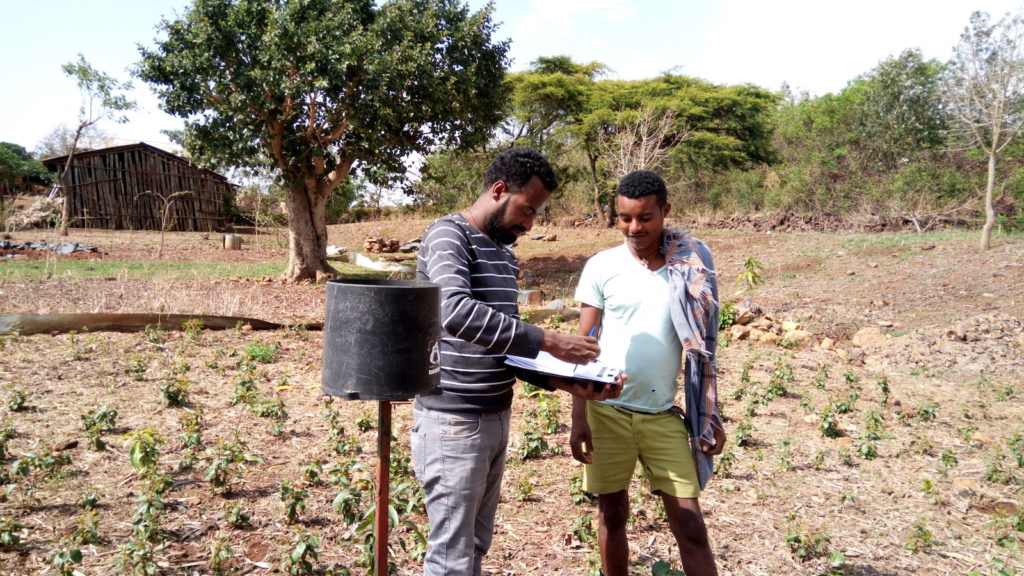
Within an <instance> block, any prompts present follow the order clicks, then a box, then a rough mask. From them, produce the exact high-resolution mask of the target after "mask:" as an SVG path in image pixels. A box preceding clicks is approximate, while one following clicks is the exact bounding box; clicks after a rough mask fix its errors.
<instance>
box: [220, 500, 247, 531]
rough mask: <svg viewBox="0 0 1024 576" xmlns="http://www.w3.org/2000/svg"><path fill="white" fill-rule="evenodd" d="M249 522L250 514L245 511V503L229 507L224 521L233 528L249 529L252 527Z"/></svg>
mask: <svg viewBox="0 0 1024 576" xmlns="http://www.w3.org/2000/svg"><path fill="white" fill-rule="evenodd" d="M249 520H250V518H249V514H248V513H247V512H246V511H245V502H237V503H235V504H232V505H230V506H228V510H227V512H225V513H224V521H225V522H227V523H228V526H231V527H233V528H249V527H251V526H252V525H251V524H250V523H249Z"/></svg>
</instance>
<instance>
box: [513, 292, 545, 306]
mask: <svg viewBox="0 0 1024 576" xmlns="http://www.w3.org/2000/svg"><path fill="white" fill-rule="evenodd" d="M543 302H544V293H543V292H541V291H540V290H520V291H519V304H520V305H521V306H522V305H525V306H540V305H541V304H542V303H543Z"/></svg>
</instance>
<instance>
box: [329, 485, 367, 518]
mask: <svg viewBox="0 0 1024 576" xmlns="http://www.w3.org/2000/svg"><path fill="white" fill-rule="evenodd" d="M362 504H363V501H362V496H361V495H360V491H359V490H357V489H355V488H353V487H352V486H351V485H348V486H345V487H343V488H342V489H341V490H339V491H338V493H337V495H335V496H334V500H333V501H332V502H331V507H332V508H334V511H335V512H336V513H337V514H338V515H339V516H341V519H342V520H343V521H344V522H345V523H347V524H354V523H356V521H358V520H359V517H360V509H361V508H362Z"/></svg>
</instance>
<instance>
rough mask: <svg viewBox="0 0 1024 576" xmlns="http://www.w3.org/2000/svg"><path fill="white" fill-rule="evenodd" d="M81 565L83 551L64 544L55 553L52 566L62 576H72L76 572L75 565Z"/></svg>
mask: <svg viewBox="0 0 1024 576" xmlns="http://www.w3.org/2000/svg"><path fill="white" fill-rule="evenodd" d="M81 563H82V551H81V550H79V549H78V548H73V547H71V545H70V544H68V543H64V544H62V545H61V546H60V547H59V548H57V550H55V551H54V553H53V562H52V564H53V567H54V568H56V569H57V574H59V575H60V576H72V575H73V574H74V573H75V572H76V570H75V564H81Z"/></svg>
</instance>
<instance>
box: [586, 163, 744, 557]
mask: <svg viewBox="0 0 1024 576" xmlns="http://www.w3.org/2000/svg"><path fill="white" fill-rule="evenodd" d="M616 196H617V199H616V202H617V207H618V227H619V230H620V231H621V232H622V234H623V236H624V237H625V242H624V243H623V244H622V245H621V246H617V247H615V248H610V249H608V250H605V251H602V252H600V253H598V254H596V255H595V256H593V257H592V258H590V260H588V262H587V264H586V266H585V267H584V270H583V273H582V275H581V276H580V282H579V285H578V286H577V289H576V299H577V300H578V301H579V302H580V303H581V305H582V310H581V314H580V332H581V333H583V334H590V333H592V332H591V331H592V329H593V328H594V327H599V329H600V345H601V356H600V359H601V361H602V362H604V363H606V364H608V365H611V366H621V367H623V368H624V369H625V373H626V375H627V376H628V380H626V381H625V384H624V387H623V389H622V393H621V394H620V396H619V397H618V398H616V399H611V400H605V401H601V402H595V401H586V400H582V399H577V398H574V399H573V411H572V433H571V436H570V445H571V447H572V453H573V457H574V458H575V459H576V460H579V461H580V462H583V463H584V465H585V466H584V489H585V490H586V491H588V492H591V493H594V494H597V497H598V511H599V517H598V518H599V520H598V522H599V539H598V544H599V547H600V551H601V561H602V564H603V565H604V573H605V574H606V576H626V574H627V572H628V568H629V544H628V541H627V535H626V524H627V521H628V519H629V493H628V488H629V483H630V480H631V479H632V477H633V473H634V470H635V467H636V462H637V460H639V461H640V462H641V464H642V466H643V470H644V474H645V475H646V476H647V478H648V480H649V482H650V486H651V489H652V490H653V491H654V493H656V494H659V495H660V496H661V498H662V501H663V503H664V505H665V512H666V514H667V516H668V521H669V527H670V529H671V531H672V535H673V536H674V537H675V539H676V542H677V544H678V545H679V549H680V553H681V555H682V561H683V569H684V570H685V571H686V574H687V575H688V576H707V575H716V574H717V573H718V572H717V567H716V566H715V559H714V555H713V554H712V552H711V546H710V544H709V542H708V536H707V528H706V526H705V524H704V518H703V514H702V513H701V509H700V505H699V503H698V499H697V498H698V496H699V494H700V488H701V485H702V480H699V479H698V471H697V466H696V465H695V460H694V455H693V454H691V450H690V438H689V434H688V432H687V429H686V426H685V425H684V420H683V419H682V418H680V416H679V410H678V409H674V402H675V398H676V393H677V390H678V385H677V383H676V381H677V377H678V376H679V372H680V368H681V367H682V365H683V364H682V355H683V350H684V345H683V343H682V342H683V340H681V338H682V336H681V334H683V333H684V332H687V329H680V327H679V326H678V325H677V323H676V322H674V318H673V311H672V307H673V305H674V299H680V298H681V297H682V296H681V291H680V290H678V289H676V288H673V282H672V279H671V276H670V267H671V266H670V265H674V264H675V261H673V260H672V258H673V254H672V253H669V250H671V248H669V247H668V246H667V245H666V244H667V243H666V240H667V239H669V238H672V239H675V240H681V241H682V242H685V246H692V250H690V251H689V253H688V254H687V255H688V256H689V257H690V259H691V260H692V261H693V262H697V263H698V267H699V268H700V271H701V273H700V275H699V276H697V278H699V281H700V282H701V283H702V286H703V287H704V289H705V290H706V292H705V299H706V300H707V301H708V303H713V302H714V301H715V300H717V285H716V284H715V281H714V273H713V263H712V261H711V253H710V251H709V250H708V249H707V246H705V245H704V244H703V243H702V242H700V241H699V240H696V239H693V238H689V237H687V236H686V235H685V233H682V232H680V231H677V230H673V229H667V228H665V227H664V223H665V217H666V215H668V213H669V209H670V208H671V206H670V205H669V203H668V194H667V190H666V187H665V183H664V181H663V180H662V179H661V177H659V176H658V175H657V174H655V173H653V172H650V171H637V172H632V173H630V174H628V175H626V176H625V177H624V178H623V179H622V180H621V181H620V182H619V186H618V189H617V190H616ZM684 278H687V280H686V282H691V281H692V278H694V277H693V276H684ZM705 283H706V286H704V284H705ZM677 285H678V283H677ZM697 291H698V290H694V292H697ZM677 292H680V293H677ZM679 308H680V307H678V306H677V310H678V309H679ZM695 309H696V310H698V314H699V315H700V316H699V317H697V318H694V317H693V314H690V315H689V316H687V315H686V314H685V313H681V312H680V313H679V314H678V315H677V318H676V320H677V321H678V320H679V319H680V318H683V319H684V320H689V321H691V323H693V324H697V323H700V325H701V326H702V327H703V326H704V323H705V322H715V324H714V326H713V329H712V330H706V331H705V330H699V331H698V333H699V334H701V335H702V336H699V337H698V338H697V340H700V342H698V343H696V344H694V343H692V342H691V343H690V344H691V345H690V346H687V349H690V348H692V347H693V346H696V347H697V348H699V349H700V351H701V353H702V354H704V358H706V361H707V362H708V363H709V366H708V370H710V371H712V372H713V370H714V365H713V359H714V348H715V338H716V335H717V320H718V319H717V308H716V306H712V305H709V306H707V307H701V306H696V307H695ZM712 316H713V318H712ZM684 317H685V318H684ZM689 334H690V335H691V336H692V334H693V333H692V332H689ZM690 340H693V338H690ZM694 362H699V360H697V359H694ZM687 368H690V366H687ZM695 374H696V372H695ZM698 379H699V377H698ZM710 382H711V388H712V390H711V396H710V398H711V402H710V404H712V405H714V404H715V402H714V395H713V394H714V390H713V388H714V380H713V378H712V379H711V380H710ZM690 409H692V408H690ZM710 412H712V414H710V416H711V417H710V419H709V424H710V425H709V427H708V428H707V430H708V433H707V435H706V436H704V437H701V439H698V443H696V444H695V446H697V447H698V448H697V449H698V450H699V452H698V453H697V454H696V455H697V457H698V458H702V457H704V455H709V454H718V453H720V452H721V451H722V447H723V445H724V443H725V433H724V431H723V430H722V427H721V420H720V419H719V417H718V414H717V406H716V407H715V409H713V410H711V411H710ZM705 438H707V439H709V440H712V441H710V442H709V441H707V440H705ZM701 452H702V453H703V454H701ZM703 481H706V479H704V480H703Z"/></svg>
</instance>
